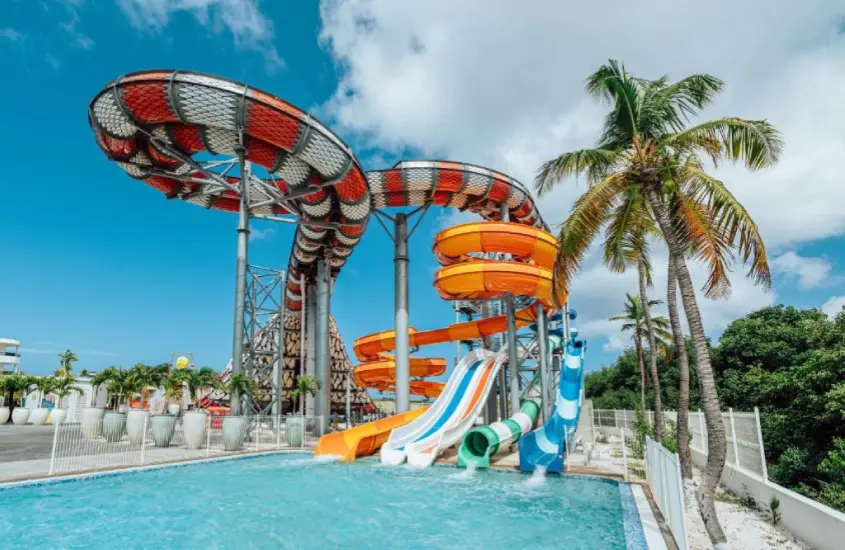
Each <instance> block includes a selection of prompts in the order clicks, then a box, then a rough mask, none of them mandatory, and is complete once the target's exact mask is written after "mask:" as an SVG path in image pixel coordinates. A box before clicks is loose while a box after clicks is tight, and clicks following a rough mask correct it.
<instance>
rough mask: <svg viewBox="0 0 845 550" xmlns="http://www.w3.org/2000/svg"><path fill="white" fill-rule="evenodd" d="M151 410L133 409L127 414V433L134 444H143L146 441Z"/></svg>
mask: <svg viewBox="0 0 845 550" xmlns="http://www.w3.org/2000/svg"><path fill="white" fill-rule="evenodd" d="M149 417H150V411H142V410H137V409H136V410H131V411H129V413H127V415H126V433H127V434H128V435H129V442H130V443H132V444H133V445H141V444H142V443H143V442H144V433H145V432H146V431H147V419H148V418H149Z"/></svg>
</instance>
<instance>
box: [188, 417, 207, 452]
mask: <svg viewBox="0 0 845 550" xmlns="http://www.w3.org/2000/svg"><path fill="white" fill-rule="evenodd" d="M206 416H207V414H206V412H205V411H188V412H186V413H185V414H183V415H182V433H183V434H184V435H185V446H186V447H187V448H189V449H200V448H202V447H203V445H205V419H206Z"/></svg>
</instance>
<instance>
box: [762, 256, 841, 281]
mask: <svg viewBox="0 0 845 550" xmlns="http://www.w3.org/2000/svg"><path fill="white" fill-rule="evenodd" d="M771 267H772V269H773V270H774V271H775V272H779V273H783V274H784V275H786V276H787V277H791V278H793V279H795V280H796V281H797V282H798V287H799V288H802V289H805V290H806V289H809V288H816V287H820V286H824V285H825V284H826V283H829V282H830V272H831V271H832V270H833V266H832V265H831V263H830V262H829V261H827V260H826V259H824V258H812V257H806V256H801V255H799V254H797V253H796V252H793V251H790V252H786V253H784V254H781V255H780V256H778V257H776V258H775V259H774V260H772V262H771Z"/></svg>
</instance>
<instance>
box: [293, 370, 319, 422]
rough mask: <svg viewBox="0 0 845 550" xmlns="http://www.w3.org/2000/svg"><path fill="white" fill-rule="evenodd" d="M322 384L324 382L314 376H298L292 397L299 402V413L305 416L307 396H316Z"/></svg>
mask: <svg viewBox="0 0 845 550" xmlns="http://www.w3.org/2000/svg"><path fill="white" fill-rule="evenodd" d="M320 386H322V382H321V381H320V380H317V379H316V378H314V377H313V376H307V375H305V376H297V377H296V383H295V384H294V388H293V390H292V391H291V392H290V398H291V399H292V400H294V401H298V402H299V414H300V415H302V416H305V396H306V395H310V396H311V397H314V396H315V395H317V391H318V390H319V389H320Z"/></svg>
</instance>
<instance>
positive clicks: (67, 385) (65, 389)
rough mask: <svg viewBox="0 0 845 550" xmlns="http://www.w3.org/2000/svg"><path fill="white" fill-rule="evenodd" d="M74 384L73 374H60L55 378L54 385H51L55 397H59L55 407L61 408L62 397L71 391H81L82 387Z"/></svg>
mask: <svg viewBox="0 0 845 550" xmlns="http://www.w3.org/2000/svg"><path fill="white" fill-rule="evenodd" d="M75 384H76V378H74V377H73V376H62V377H59V378H57V379H56V382H55V386H54V387H53V393H55V394H56V397H58V398H59V400H58V403H56V408H57V409H60V408H61V404H62V399H64V398H65V397H67V396H68V395H70V394H72V393H79V394H81V393H82V389H81V388H79V387H78V386H76V385H75Z"/></svg>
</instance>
